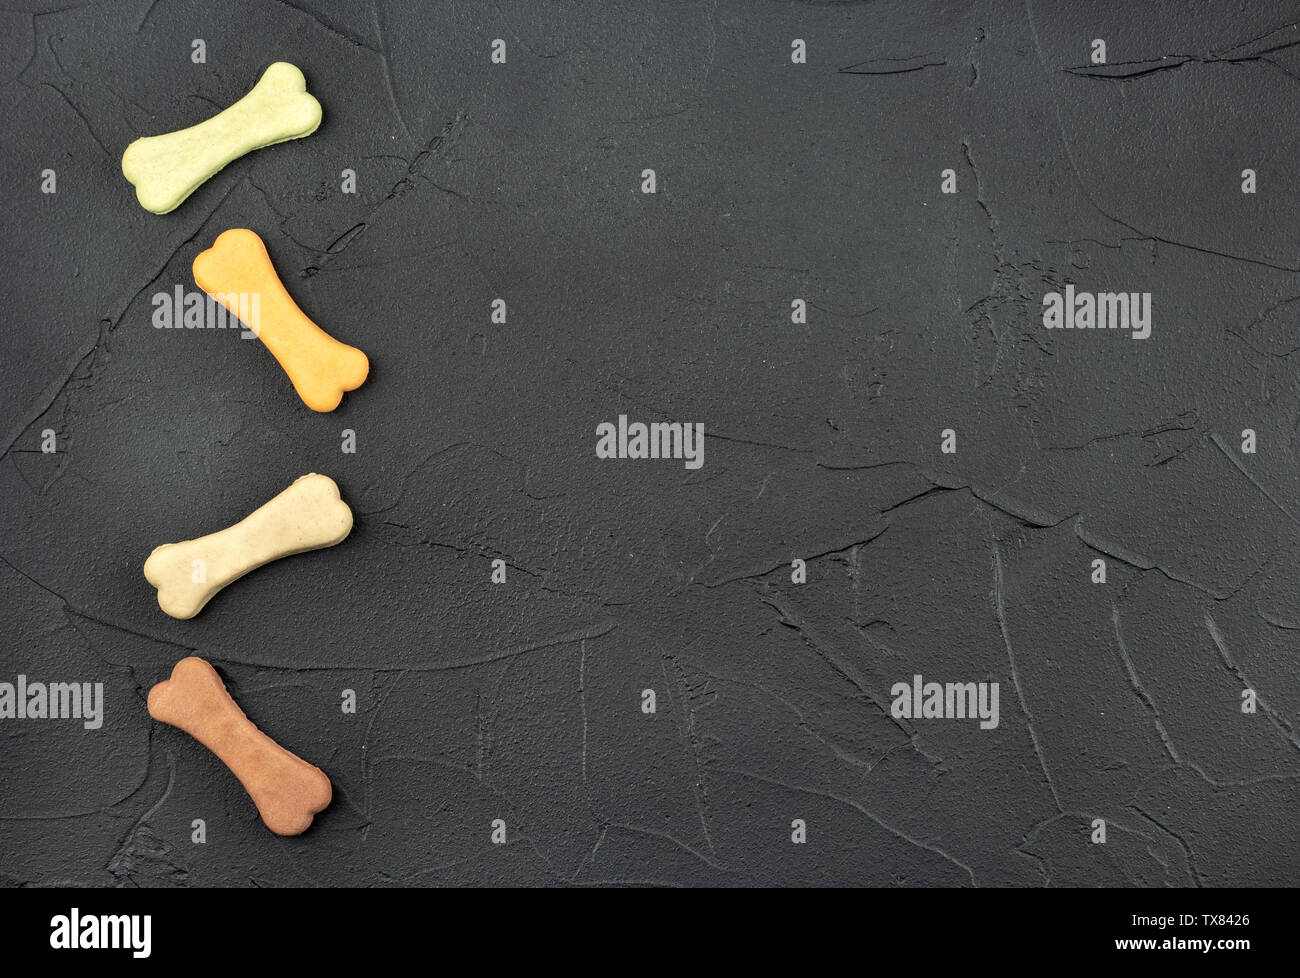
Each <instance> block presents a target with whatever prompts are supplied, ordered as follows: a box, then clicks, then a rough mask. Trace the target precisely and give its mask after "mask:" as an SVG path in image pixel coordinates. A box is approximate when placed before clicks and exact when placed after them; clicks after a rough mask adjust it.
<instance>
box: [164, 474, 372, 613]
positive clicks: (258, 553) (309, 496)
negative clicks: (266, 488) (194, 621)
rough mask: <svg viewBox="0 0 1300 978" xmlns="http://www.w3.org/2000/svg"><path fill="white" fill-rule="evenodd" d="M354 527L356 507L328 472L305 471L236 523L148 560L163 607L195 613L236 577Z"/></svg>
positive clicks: (330, 542) (337, 538)
mask: <svg viewBox="0 0 1300 978" xmlns="http://www.w3.org/2000/svg"><path fill="white" fill-rule="evenodd" d="M351 530H352V510H351V509H350V508H349V507H348V504H347V503H345V502H344V501H343V499H342V498H341V497H340V496H339V487H338V486H337V485H336V484H335V482H334V480H333V479H331V478H330V477H329V476H326V475H317V474H315V473H312V474H311V475H304V476H303V477H302V478H300V479H298V480H296V481H295V482H294V484H293V485H291V486H290V487H289V488H288V489H286V490H284V492H282V493H280V494H279V495H278V496H276V497H275V498H274V499H272V500H271V501H270V502H268V503H265V504H264V505H262V506H259V507H258V508H257V509H255V510H253V512H251V513H250V514H249V515H248V516H246V517H244V518H243V519H242V520H240V521H239V522H238V523H236V524H234V525H233V526H228V527H226V528H225V529H224V530H221V531H219V532H217V533H209V534H208V535H207V536H204V537H199V538H198V539H197V540H186V541H184V542H183V543H164V544H163V545H162V546H160V547H156V548H155V549H154V551H153V553H151V554H150V555H149V559H148V560H146V561H145V562H144V576H145V579H146V580H147V581H148V582H149V583H150V584H152V585H153V586H154V587H156V588H157V589H158V607H160V608H162V610H163V611H165V612H166V613H167V614H169V615H171V616H172V617H173V618H193V617H194V616H195V615H197V614H198V613H199V612H200V611H202V610H203V606H204V605H206V604H207V603H208V601H209V600H210V599H211V598H212V596H213V595H214V594H216V593H217V592H218V591H220V590H221V589H222V588H223V587H225V586H226V585H227V584H229V583H230V582H231V581H235V580H238V579H239V578H241V577H243V576H244V575H245V574H247V573H248V572H249V571H251V570H255V569H257V568H258V567H261V566H262V565H263V564H268V563H270V562H271V561H273V560H279V559H280V558H281V557H288V556H289V555H291V554H300V553H303V552H305V551H308V550H319V549H321V548H322V547H332V546H334V544H336V543H339V542H341V541H342V540H343V538H344V537H346V536H347V535H348V533H349V532H350V531H351Z"/></svg>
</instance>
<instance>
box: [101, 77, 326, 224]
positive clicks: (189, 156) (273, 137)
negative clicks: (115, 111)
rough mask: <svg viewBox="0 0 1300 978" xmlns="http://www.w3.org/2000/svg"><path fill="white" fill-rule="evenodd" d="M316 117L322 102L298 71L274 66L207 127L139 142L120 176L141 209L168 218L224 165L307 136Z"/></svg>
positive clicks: (129, 151) (124, 160)
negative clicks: (169, 214)
mask: <svg viewBox="0 0 1300 978" xmlns="http://www.w3.org/2000/svg"><path fill="white" fill-rule="evenodd" d="M320 117H321V111H320V103H319V102H317V101H316V99H315V98H314V97H313V96H312V95H310V94H309V93H308V92H307V79H306V78H304V77H303V75H302V72H301V71H299V70H298V69H297V68H296V67H294V66H293V65H291V64H289V63H288V62H285V61H277V62H276V63H275V64H273V65H271V67H269V68H267V69H266V71H265V72H263V73H262V77H261V78H260V79H259V80H258V82H257V84H256V85H254V86H253V89H252V91H250V92H249V93H248V94H247V95H245V96H244V97H243V98H241V99H240V100H239V101H238V102H236V103H235V104H234V105H232V106H231V107H230V108H228V109H225V110H224V111H222V112H218V113H217V114H216V115H214V116H213V117H212V118H211V119H208V120H207V121H206V122H200V123H199V124H198V125H197V126H190V127H189V128H188V129H178V130H177V131H176V132H169V133H164V134H163V135H161V136H146V137H145V138H143V139H137V140H136V141H135V142H133V143H132V144H131V145H130V146H128V147H127V148H126V152H125V153H123V154H122V174H123V175H124V176H125V177H126V178H127V180H129V181H130V182H131V183H132V184H134V185H135V195H136V197H137V198H138V199H139V201H140V206H141V207H143V208H144V209H145V210H147V211H153V213H155V214H166V213H168V212H169V211H172V210H175V209H176V208H177V207H179V206H180V204H181V201H183V200H184V199H185V198H186V197H188V196H189V195H190V194H192V193H194V191H195V190H197V189H198V188H199V186H200V185H201V184H202V183H203V182H204V181H205V180H207V179H208V178H210V177H211V176H212V175H213V174H215V173H217V171H219V170H220V169H221V168H222V167H223V166H225V165H226V164H227V163H229V162H231V161H232V160H237V159H238V158H239V157H241V156H243V155H244V154H245V153H251V152H252V151H253V150H255V149H261V148H262V147H263V146H270V145H272V144H273V143H282V142H284V141H285V140H286V139H301V138H302V137H303V136H309V135H311V134H312V133H313V132H315V131H316V127H317V126H319V125H320Z"/></svg>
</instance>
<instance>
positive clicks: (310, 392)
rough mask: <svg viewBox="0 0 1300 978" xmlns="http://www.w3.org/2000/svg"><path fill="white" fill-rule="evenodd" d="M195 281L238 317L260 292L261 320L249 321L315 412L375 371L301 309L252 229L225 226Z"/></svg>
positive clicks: (202, 257)
mask: <svg viewBox="0 0 1300 978" xmlns="http://www.w3.org/2000/svg"><path fill="white" fill-rule="evenodd" d="M194 281H195V282H197V283H198V284H199V288H201V289H203V291H205V292H207V293H208V294H210V295H211V296H212V297H213V298H214V299H216V300H217V301H218V302H220V303H221V304H222V305H224V306H225V307H226V308H227V309H228V310H230V311H231V312H232V313H234V314H235V315H236V316H240V317H243V316H246V315H249V310H250V309H251V308H253V307H254V303H253V302H252V301H251V299H250V298H249V297H251V296H257V297H258V302H257V303H256V307H257V308H258V315H257V317H252V316H250V317H249V318H257V319H258V321H257V322H245V325H246V326H248V328H249V329H251V330H252V331H253V332H254V333H256V334H257V336H258V338H259V339H261V341H262V342H263V343H265V344H266V348H267V349H268V350H270V351H271V353H272V355H273V356H274V357H275V358H276V360H278V361H280V366H281V367H283V368H284V372H285V373H287V374H288V375H289V379H290V380H291V381H292V382H293V387H294V390H296V391H297V392H298V396H299V397H301V398H302V400H303V403H304V404H306V405H307V406H308V407H309V408H311V409H312V410H313V411H322V412H323V411H333V410H334V409H335V408H336V407H338V406H339V402H340V401H341V400H343V392H344V391H350V390H356V389H357V388H358V387H360V386H361V384H362V383H363V382H364V381H365V379H366V376H367V375H368V374H369V373H370V361H369V360H368V359H367V358H366V355H365V354H364V353H362V352H361V351H360V350H358V349H357V348H356V347H355V346H348V345H347V344H346V343H340V342H339V341H338V340H336V339H335V338H334V337H332V336H330V335H329V333H327V332H325V331H324V330H323V329H321V328H320V327H319V326H317V325H316V324H315V323H314V322H312V321H311V320H310V319H308V318H307V315H306V314H305V313H304V312H303V311H302V310H301V309H299V308H298V305H297V303H295V302H294V301H293V298H292V297H291V296H290V295H289V293H288V292H286V291H285V288H284V286H283V285H282V284H281V282H280V277H279V276H278V275H276V274H275V266H274V265H272V264H271V256H270V255H268V254H267V253H266V245H265V244H263V242H262V239H261V238H259V237H258V236H257V235H256V234H254V233H253V232H252V231H249V230H248V229H247V228H232V229H231V230H229V231H223V232H222V233H221V234H220V235H219V236H218V237H217V240H216V242H215V243H214V244H213V245H212V247H211V248H209V249H208V250H207V251H203V252H200V253H199V255H198V257H197V258H195V259H194ZM241 296H242V297H244V299H243V301H241Z"/></svg>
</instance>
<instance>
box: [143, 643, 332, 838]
mask: <svg viewBox="0 0 1300 978" xmlns="http://www.w3.org/2000/svg"><path fill="white" fill-rule="evenodd" d="M149 715H150V716H152V717H153V718H154V719H155V720H159V721H161V722H162V723H169V724H171V725H172V726H173V727H180V729H182V730H184V731H185V732H186V733H187V734H189V735H190V736H192V737H194V738H195V739H196V740H198V741H199V743H201V744H203V746H204V747H206V748H208V750H210V751H212V753H214V754H216V755H217V757H219V758H221V760H222V762H223V763H225V765H226V767H228V768H230V770H231V771H232V772H233V773H234V775H235V777H237V778H238V779H239V780H240V782H241V783H242V784H243V785H244V787H245V788H246V789H247V791H248V794H249V796H250V797H251V798H252V799H253V804H255V805H256V806H257V811H258V813H259V814H261V816H262V821H263V822H265V823H266V827H267V828H268V829H270V830H271V831H272V832H274V833H275V834H276V835H300V834H301V833H303V832H305V831H307V827H308V826H309V825H311V821H312V818H313V817H314V816H315V814H316V813H317V812H319V811H321V809H323V808H325V807H326V806H327V805H328V804H329V803H330V799H331V798H332V797H333V790H332V789H331V787H330V779H329V778H328V777H326V776H325V772H324V771H322V770H321V769H320V768H318V767H316V766H315V765H313V764H308V763H307V762H306V761H304V760H303V759H302V758H301V757H299V756H298V755H297V754H291V753H290V752H289V751H287V750H285V749H284V748H283V747H281V746H280V745H279V744H277V743H276V742H275V741H274V740H272V739H271V738H270V737H268V736H267V735H266V734H264V733H262V731H260V730H258V729H257V727H256V726H254V725H253V722H252V721H251V720H249V719H248V717H246V716H244V711H243V710H241V709H240V708H239V705H238V704H237V703H236V702H235V701H234V700H233V699H231V696H230V693H228V692H227V691H226V684H225V683H223V682H222V681H221V677H220V676H219V675H217V670H215V669H213V668H212V666H211V665H210V664H209V663H208V662H207V661H206V660H205V659H200V658H199V657H198V656H189V657H188V658H185V659H181V661H180V662H178V663H176V667H175V668H174V669H172V676H171V678H170V679H168V680H165V681H164V682H161V683H159V684H158V685H157V686H155V687H154V688H153V689H151V690H149Z"/></svg>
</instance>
